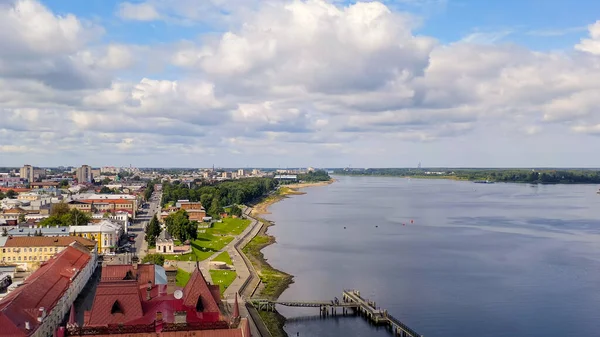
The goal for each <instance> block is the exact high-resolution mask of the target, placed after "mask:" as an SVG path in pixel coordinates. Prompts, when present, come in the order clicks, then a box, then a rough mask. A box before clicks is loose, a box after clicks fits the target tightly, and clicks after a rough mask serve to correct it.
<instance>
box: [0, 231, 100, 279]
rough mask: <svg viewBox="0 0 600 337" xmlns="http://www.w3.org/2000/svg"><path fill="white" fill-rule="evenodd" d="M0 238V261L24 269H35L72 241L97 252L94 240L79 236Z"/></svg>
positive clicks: (94, 252)
mask: <svg viewBox="0 0 600 337" xmlns="http://www.w3.org/2000/svg"><path fill="white" fill-rule="evenodd" d="M1 238H2V240H1V241H0V246H1V247H0V248H1V250H0V261H1V263H3V264H12V265H17V267H18V268H19V269H21V270H26V271H31V270H36V269H37V268H39V266H40V265H41V264H42V263H43V262H45V261H48V260H50V259H51V258H52V257H53V256H54V255H55V254H57V253H59V252H61V251H63V250H64V249H65V248H66V247H68V246H69V245H70V244H71V243H73V242H77V243H78V244H80V245H82V246H84V247H86V248H87V249H88V250H89V251H90V252H92V253H93V254H94V255H96V254H97V245H96V242H94V241H92V240H89V239H86V238H82V237H79V236H56V237H43V236H20V237H10V236H7V237H1ZM2 241H4V242H2Z"/></svg>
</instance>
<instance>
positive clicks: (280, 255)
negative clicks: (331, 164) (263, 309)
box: [264, 177, 600, 337]
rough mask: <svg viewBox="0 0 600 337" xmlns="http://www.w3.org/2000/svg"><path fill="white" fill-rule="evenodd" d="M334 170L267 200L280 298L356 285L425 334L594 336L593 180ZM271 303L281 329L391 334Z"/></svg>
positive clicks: (599, 201) (598, 325) (597, 288)
mask: <svg viewBox="0 0 600 337" xmlns="http://www.w3.org/2000/svg"><path fill="white" fill-rule="evenodd" d="M336 178H337V179H338V180H339V181H338V182H336V183H334V184H332V185H329V186H325V187H311V188H307V189H305V190H304V191H305V192H307V194H305V195H298V196H292V197H291V198H289V199H286V200H284V201H282V202H279V203H277V204H275V205H273V206H271V207H270V209H269V210H270V211H271V212H272V214H269V215H267V216H266V217H267V218H268V219H269V220H272V221H275V223H276V226H273V227H271V228H270V229H269V233H271V234H272V235H274V236H275V237H276V238H277V243H276V244H274V245H272V246H269V247H267V248H265V250H264V252H265V256H266V258H267V259H268V261H269V263H271V264H272V265H273V266H274V267H276V268H279V269H281V270H283V271H286V272H288V273H290V274H292V275H294V281H295V283H294V284H292V285H291V286H290V288H289V289H288V290H286V291H285V292H284V293H283V295H282V296H281V299H290V300H291V299H298V300H322V299H327V300H329V299H333V298H334V297H335V296H337V297H338V298H341V291H342V290H343V289H345V288H353V289H358V290H360V291H361V295H363V297H367V298H369V299H372V300H375V301H376V302H377V305H378V306H380V307H382V308H385V309H388V311H389V313H390V314H392V315H394V316H395V317H396V318H399V319H400V320H401V321H403V322H404V323H406V324H407V325H408V326H410V327H411V328H412V329H414V330H416V331H417V332H419V333H420V334H422V335H424V336H426V337H437V336H449V337H458V336H467V337H470V336H476V337H483V336H485V337H505V336H506V337H515V336H527V337H529V336H544V337H548V336H569V337H570V336H573V337H574V336H578V337H584V336H590V337H592V336H600V319H598V314H599V313H600V195H598V194H596V191H597V189H598V186H594V185H527V184H475V183H472V182H459V181H451V180H426V179H406V178H378V177H336ZM411 220H413V223H411ZM279 310H280V312H281V313H282V314H283V315H284V316H286V317H287V318H288V319H289V321H288V323H287V324H286V326H285V329H286V331H287V332H288V334H289V335H290V336H296V335H299V336H319V337H322V336H390V334H389V333H388V332H387V331H386V330H384V329H376V328H374V327H372V326H370V325H369V324H368V323H367V322H366V321H365V320H364V319H362V318H360V317H339V316H338V317H337V318H330V319H326V320H319V319H316V320H315V319H311V317H310V316H313V317H314V316H315V315H316V317H318V309H307V308H302V309H298V308H285V307H282V308H279Z"/></svg>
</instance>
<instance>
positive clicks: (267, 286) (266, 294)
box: [243, 179, 335, 337]
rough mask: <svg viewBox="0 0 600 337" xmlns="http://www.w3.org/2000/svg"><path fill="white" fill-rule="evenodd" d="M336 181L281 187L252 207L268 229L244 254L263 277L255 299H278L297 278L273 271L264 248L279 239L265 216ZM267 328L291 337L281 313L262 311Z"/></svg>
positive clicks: (261, 232)
mask: <svg viewBox="0 0 600 337" xmlns="http://www.w3.org/2000/svg"><path fill="white" fill-rule="evenodd" d="M334 181H335V180H334V179H331V180H329V181H323V182H314V183H298V184H289V185H283V186H281V187H280V188H279V189H278V190H277V191H276V192H275V193H273V194H271V195H269V196H267V197H266V198H264V199H263V200H262V201H260V202H259V203H258V204H256V205H254V206H253V207H252V213H251V216H252V217H254V218H256V219H257V220H259V221H261V222H262V223H263V224H264V226H263V227H262V229H261V230H260V232H259V233H258V234H257V235H256V236H255V237H254V238H253V239H252V240H251V241H250V242H249V243H248V244H247V245H246V246H245V247H244V248H243V252H244V254H246V256H247V257H248V259H249V260H250V262H251V263H252V265H253V266H254V268H255V269H256V271H257V273H258V274H259V277H260V280H261V284H260V286H259V287H258V289H257V290H256V293H255V294H254V296H256V297H261V298H269V299H273V300H275V299H277V298H278V297H279V296H280V295H281V294H282V293H283V292H284V291H285V290H286V289H287V288H288V286H289V285H290V284H291V283H293V282H294V281H293V275H290V274H287V273H285V272H283V271H281V270H278V269H275V268H273V267H272V266H271V265H270V264H269V263H268V262H267V260H266V259H265V257H264V254H263V253H262V251H261V250H262V249H263V248H265V247H267V246H269V245H271V244H273V243H275V242H276V239H275V237H273V236H271V235H269V234H268V233H267V230H268V229H269V227H270V226H273V225H274V223H272V222H270V221H268V220H266V219H264V218H263V217H262V216H263V215H265V214H269V210H268V208H269V206H271V205H273V204H275V203H276V202H279V201H281V200H283V199H286V198H289V196H291V195H301V194H305V193H306V192H302V191H300V190H299V189H301V188H307V187H316V186H325V185H329V184H331V183H333V182H334ZM259 314H260V316H261V318H262V319H263V321H264V323H265V325H266V326H267V328H268V329H269V331H270V332H271V334H272V335H273V336H274V337H278V336H282V337H283V336H287V334H286V333H285V331H284V330H283V325H284V323H285V318H284V317H283V316H281V315H279V314H278V313H277V312H275V313H271V312H263V311H261V312H259Z"/></svg>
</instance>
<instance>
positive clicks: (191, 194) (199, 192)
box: [162, 178, 277, 218]
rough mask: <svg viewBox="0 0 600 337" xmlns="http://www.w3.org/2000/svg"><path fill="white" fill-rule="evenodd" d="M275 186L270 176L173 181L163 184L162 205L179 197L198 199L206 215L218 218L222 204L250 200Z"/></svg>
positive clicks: (240, 202) (179, 198)
mask: <svg viewBox="0 0 600 337" xmlns="http://www.w3.org/2000/svg"><path fill="white" fill-rule="evenodd" d="M276 186H277V182H276V181H275V180H274V179H272V178H248V179H240V180H233V181H224V182H216V183H212V184H202V182H193V183H190V185H187V184H182V183H180V182H179V181H174V182H173V183H164V184H163V197H162V205H163V206H165V205H166V204H167V203H169V202H172V203H174V202H176V201H177V200H181V199H187V200H190V201H200V202H201V203H202V205H203V206H204V208H205V209H206V212H207V214H208V215H210V216H212V217H215V218H218V217H219V214H221V213H222V212H223V207H224V206H229V205H234V204H244V203H248V202H251V201H253V200H256V199H258V198H259V197H261V196H263V195H265V194H267V193H268V192H270V191H272V190H273V189H275V187H276Z"/></svg>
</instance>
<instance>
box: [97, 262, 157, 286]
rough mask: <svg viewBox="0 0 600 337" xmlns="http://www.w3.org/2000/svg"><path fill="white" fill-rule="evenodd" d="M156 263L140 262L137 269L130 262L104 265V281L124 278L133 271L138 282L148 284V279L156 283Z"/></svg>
mask: <svg viewBox="0 0 600 337" xmlns="http://www.w3.org/2000/svg"><path fill="white" fill-rule="evenodd" d="M154 267H155V265H154V264H139V265H138V266H137V269H136V268H134V266H132V265H130V264H122V265H107V266H105V267H102V276H101V280H102V281H120V280H124V279H125V278H126V276H127V272H128V271H131V275H132V276H133V277H134V279H137V281H138V284H140V285H142V286H147V285H148V281H150V282H151V283H152V285H154V282H155V280H154V273H155V271H154Z"/></svg>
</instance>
